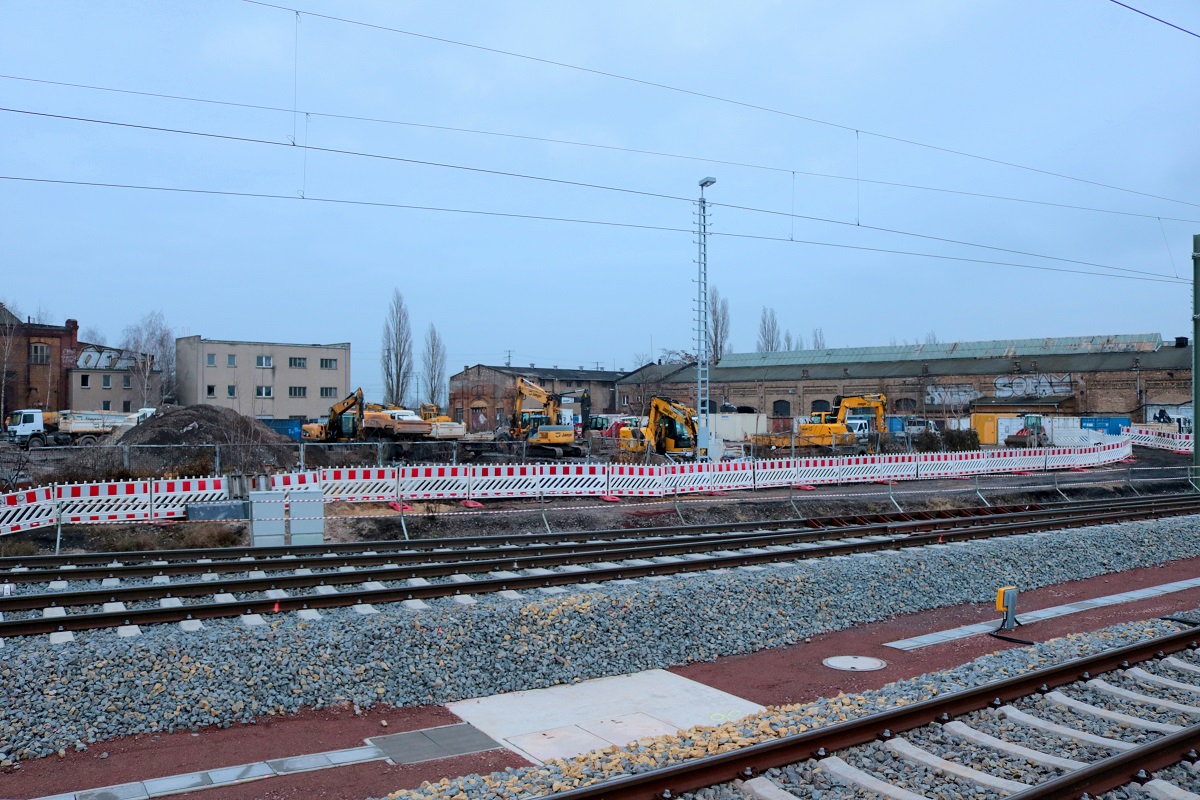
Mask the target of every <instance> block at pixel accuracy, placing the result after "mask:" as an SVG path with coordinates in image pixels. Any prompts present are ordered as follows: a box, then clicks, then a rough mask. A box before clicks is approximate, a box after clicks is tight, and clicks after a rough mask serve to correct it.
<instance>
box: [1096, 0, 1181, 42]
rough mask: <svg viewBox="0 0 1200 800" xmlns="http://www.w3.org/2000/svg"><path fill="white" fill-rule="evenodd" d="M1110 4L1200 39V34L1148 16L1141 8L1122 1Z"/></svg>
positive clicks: (1118, 0) (1112, 0)
mask: <svg viewBox="0 0 1200 800" xmlns="http://www.w3.org/2000/svg"><path fill="white" fill-rule="evenodd" d="M1110 2H1113V3H1116V4H1117V5H1119V6H1120V7H1121V8H1128V9H1129V10H1130V11H1133V12H1134V13H1137V14H1141V15H1142V16H1143V17H1149V18H1150V19H1152V20H1154V21H1155V22H1161V23H1162V24H1163V25H1167V26H1169V27H1172V28H1174V29H1175V30H1177V31H1183V32H1184V33H1186V34H1187V35H1188V36H1195V37H1196V38H1197V39H1200V33H1196V32H1194V31H1189V30H1188V29H1187V28H1181V27H1179V26H1178V25H1176V24H1175V23H1174V22H1167V21H1166V20H1165V19H1162V18H1161V17H1156V16H1154V15H1153V14H1147V13H1146V12H1145V11H1142V10H1141V9H1140V8H1134V7H1133V6H1131V5H1126V4H1125V3H1122V2H1121V0H1110Z"/></svg>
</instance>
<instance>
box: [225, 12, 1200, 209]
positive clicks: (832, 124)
mask: <svg viewBox="0 0 1200 800" xmlns="http://www.w3.org/2000/svg"><path fill="white" fill-rule="evenodd" d="M242 2H243V3H248V4H250V5H256V6H263V7H265V8H273V9H277V10H280V11H290V12H292V13H298V14H307V15H309V16H310V17H314V18H316V19H324V20H329V21H331V22H340V23H342V24H346V25H355V26H358V27H363V28H370V29H372V30H378V31H386V32H388V33H395V34H400V35H402V36H410V37H413V38H417V39H425V40H427V41H431V42H441V43H443V44H449V45H454V46H456V47H464V48H468V49H471V50H479V51H481V52H486V53H495V54H497V55H502V56H507V57H509V58H518V59H522V60H525V61H532V62H535V63H539V64H546V65H548V66H553V67H560V68H562V69H569V70H574V71H577V72H582V73H587V74H590V75H596V76H599V77H604V78H611V79H613V80H619V81H626V82H629V83H635V84H639V85H642V86H649V87H652V88H656V89H662V90H664V91H669V92H676V93H679V94H686V95H690V96H692V97H699V98H703V99H706V100H713V101H715V102H719V103H725V104H728V105H734V106H739V107H742V108H748V109H753V110H756V111H762V112H765V113H768V114H776V115H779V116H783V117H790V118H792V119H797V120H802V121H804V122H811V123H813V124H815V125H824V126H827V127H830V128H836V129H839V130H843V131H846V132H856V133H857V132H861V133H864V134H866V135H867V136H874V137H875V138H877V139H884V140H887V141H892V142H897V143H899V144H906V145H911V146H913V147H921V148H925V149H927V150H934V151H937V152H941V153H947V154H950V155H956V156H961V157H963V158H970V159H975V160H978V161H984V162H987V163H989V164H997V165H1000V166H1005V167H1011V168H1013V169H1019V170H1024V171H1027V172H1033V173H1037V174H1039V175H1046V176H1049V177H1052V178H1060V179H1062V180H1068V181H1075V182H1077V183H1084V184H1088V185H1089V186H1097V187H1100V188H1103V189H1111V190H1113V191H1118V192H1126V193H1129V194H1136V195H1141V196H1142V197H1151V198H1154V199H1156V200H1165V201H1167V202H1170V203H1180V204H1181V205H1187V206H1193V207H1197V208H1200V203H1193V202H1190V201H1188V200H1179V199H1176V198H1173V197H1166V196H1164V195H1157V194H1153V193H1151V192H1143V191H1140V190H1138V189H1130V188H1127V187H1124V186H1117V185H1116V184H1110V183H1104V182H1102V181H1096V180H1092V179H1090V178H1080V177H1078V176H1075V175H1068V174H1066V173H1063V172H1055V171H1054V170H1048V169H1042V168H1041V167H1033V166H1029V165H1027V164H1020V163H1018V162H1015V161H1006V160H1004V159H1001V158H993V157H991V156H984V155H979V154H977V153H970V152H967V151H965V150H956V149H954V148H952V147H946V146H943V145H936V144H929V143H927V142H921V141H918V140H916V139H908V138H905V137H902V136H895V135H892V134H887V133H880V132H878V131H869V130H864V129H862V128H858V127H857V126H854V125H846V124H843V123H840V122H831V121H829V120H824V119H819V118H817V117H810V116H806V115H804V114H797V113H795V112H792V111H785V110H783V109H779V108H774V107H772V106H764V105H760V104H758V103H750V102H747V101H744V100H736V99H734V98H731V97H724V96H722V95H716V94H710V93H708V92H701V91H697V90H695V89H686V88H683V87H681V86H673V85H671V84H667V83H660V82H658V81H652V80H648V79H645V78H635V77H633V76H630V75H622V74H620V73H616V72H609V71H607V70H601V69H595V68H592V67H584V66H581V65H579V64H571V63H568V62H565V61H556V60H554V59H549V58H542V57H540V56H533V55H529V54H528V53H518V52H516V51H513V50H503V49H500V48H496V47H487V46H485V45H479V44H473V43H470V42H463V41H459V40H457V39H449V38H446V37H443V36H433V35H431V34H427V33H417V32H416V31H410V30H405V29H403V28H395V27H391V26H388V25H380V24H377V23H373V22H364V21H362V20H355V19H350V18H348V17H337V16H333V15H331V14H318V13H315V12H312V11H307V10H305V9H302V8H296V7H294V6H285V5H279V4H276V3H267V2H264V0H242Z"/></svg>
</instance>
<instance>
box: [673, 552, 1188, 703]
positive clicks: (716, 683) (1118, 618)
mask: <svg viewBox="0 0 1200 800" xmlns="http://www.w3.org/2000/svg"><path fill="white" fill-rule="evenodd" d="M1197 575H1200V558H1190V559H1185V560H1182V561H1173V562H1171V563H1169V564H1165V565H1163V566H1159V567H1145V568H1142V569H1135V570H1131V571H1129V572H1122V573H1118V574H1115V575H1103V576H1100V577H1097V578H1090V579H1088V580H1083V581H1072V582H1071V583H1063V584H1058V585H1056V586H1047V587H1045V588H1042V589H1035V590H1032V591H1028V592H1021V594H1020V596H1019V598H1018V601H1017V619H1020V618H1021V612H1022V611H1035V610H1037V609H1039V608H1047V607H1049V606H1057V605H1064V604H1066V603H1073V602H1075V601H1076V600H1087V599H1089V598H1092V597H1103V596H1104V595H1108V594H1118V593H1120V592H1127V591H1131V590H1133V589H1141V588H1144V587H1148V586H1157V585H1159V584H1163V583H1172V582H1173V581H1181V580H1185V579H1187V578H1194V577H1196V576H1197ZM1193 608H1200V589H1189V590H1186V591H1182V592H1175V593H1173V594H1167V595H1162V596H1161V597H1155V598H1150V599H1148V600H1142V601H1139V602H1134V603H1122V604H1120V605H1115V606H1107V607H1105V608H1098V609H1094V610H1092V611H1083V612H1080V613H1077V614H1068V615H1066V616H1063V617H1056V618H1054V619H1048V620H1045V621H1042V622H1035V623H1031V624H1029V625H1024V626H1022V627H1020V628H1018V629H1017V632H1016V633H1014V634H1012V635H1014V636H1016V637H1017V638H1021V639H1028V640H1030V641H1044V640H1046V639H1053V638H1054V637H1056V636H1065V635H1067V634H1069V633H1075V632H1078V631H1092V630H1096V629H1098V628H1105V627H1108V626H1109V625H1116V624H1118V623H1121V622H1133V621H1136V620H1143V619H1151V618H1153V617H1159V616H1164V615H1171V614H1177V613H1179V612H1181V611H1187V610H1190V609H1193ZM999 618H1000V615H999V613H998V612H997V611H996V609H995V606H994V605H993V604H992V603H980V604H976V605H964V606H954V607H952V608H941V609H935V610H933V611H923V612H921V613H919V614H908V615H905V616H902V617H896V618H895V619H891V620H888V621H886V622H878V623H874V624H872V625H863V626H860V627H857V628H850V629H848V630H844V631H839V632H837V633H831V634H828V635H825V636H814V637H813V639H812V642H811V643H809V644H799V645H795V646H792V647H780V648H775V649H773V650H763V651H760V652H758V653H752V654H750V655H745V656H731V657H729V658H722V659H719V660H717V661H709V662H704V663H700V664H690V665H688V666H686V667H675V668H672V669H671V672H674V673H676V674H677V675H682V676H684V677H685V678H690V679H692V680H694V681H699V682H700V683H704V684H707V685H709V686H712V687H715V688H717V689H721V690H722V691H726V692H729V693H730V694H735V695H737V696H738V697H743V698H745V699H747V700H752V701H754V702H756V703H759V704H761V705H781V704H784V703H799V702H804V701H807V700H814V699H816V698H819V697H833V696H835V695H837V694H838V693H839V692H846V693H847V694H850V693H854V692H862V691H866V690H868V689H878V688H879V687H881V686H883V685H884V684H887V683H891V682H892V681H896V680H900V679H902V678H911V677H913V676H914V675H920V674H922V673H924V672H933V671H936V670H941V669H947V668H949V667H954V666H958V665H959V664H965V663H966V662H968V661H971V660H973V659H976V658H978V657H979V656H981V655H984V654H986V653H992V652H995V651H997V650H1008V649H1010V648H1013V647H1022V646H1023V645H1018V644H1011V643H1008V642H1004V641H1001V640H999V639H995V638H993V637H991V636H987V635H980V636H971V637H968V638H966V639H958V640H956V641H953V642H947V643H945V644H938V645H933V646H931V647H923V648H921V649H920V650H912V651H908V652H905V651H903V650H894V649H892V648H890V647H884V643H886V642H894V641H896V640H897V639H906V638H908V637H910V636H920V635H921V634H925V633H933V632H934V631H941V630H948V629H949V628H956V627H958V626H960V625H971V624H974V623H976V622H987V621H990V620H997V621H998V620H999ZM849 655H853V656H874V657H875V658H882V659H883V660H884V661H886V662H887V664H888V665H887V667H886V668H884V669H881V670H877V671H875V672H840V671H838V670H835V669H830V668H829V667H826V666H824V665H823V664H822V663H821V661H822V659H825V658H828V657H829V656H849Z"/></svg>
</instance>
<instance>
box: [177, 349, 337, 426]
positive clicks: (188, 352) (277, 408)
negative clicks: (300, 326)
mask: <svg viewBox="0 0 1200 800" xmlns="http://www.w3.org/2000/svg"><path fill="white" fill-rule="evenodd" d="M175 370H176V383H177V386H178V388H177V391H176V394H177V396H178V398H179V403H180V404H181V405H199V404H206V405H216V406H223V407H225V408H231V409H233V410H234V411H237V412H238V413H239V414H245V415H246V416H249V417H258V418H259V419H304V420H309V419H316V418H318V417H322V416H324V415H326V414H327V413H328V412H329V407H330V406H331V405H333V404H334V403H336V402H337V401H338V400H341V399H342V398H343V397H345V396H346V395H348V394H349V393H350V392H351V391H353V387H352V386H351V385H350V343H349V342H343V343H341V344H282V343H279V342H234V341H227V340H224V339H205V338H203V337H200V336H185V337H182V338H180V339H176V340H175Z"/></svg>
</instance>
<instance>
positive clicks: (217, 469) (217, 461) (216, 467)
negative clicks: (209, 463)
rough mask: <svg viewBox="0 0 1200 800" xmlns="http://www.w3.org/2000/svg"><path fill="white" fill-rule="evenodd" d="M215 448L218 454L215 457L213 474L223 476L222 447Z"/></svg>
mask: <svg viewBox="0 0 1200 800" xmlns="http://www.w3.org/2000/svg"><path fill="white" fill-rule="evenodd" d="M213 448H214V449H215V450H216V451H217V454H216V455H215V456H214V457H213V472H214V473H215V474H217V475H220V474H221V445H219V444H214V445H213Z"/></svg>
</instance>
